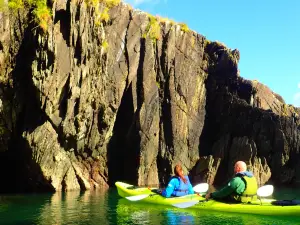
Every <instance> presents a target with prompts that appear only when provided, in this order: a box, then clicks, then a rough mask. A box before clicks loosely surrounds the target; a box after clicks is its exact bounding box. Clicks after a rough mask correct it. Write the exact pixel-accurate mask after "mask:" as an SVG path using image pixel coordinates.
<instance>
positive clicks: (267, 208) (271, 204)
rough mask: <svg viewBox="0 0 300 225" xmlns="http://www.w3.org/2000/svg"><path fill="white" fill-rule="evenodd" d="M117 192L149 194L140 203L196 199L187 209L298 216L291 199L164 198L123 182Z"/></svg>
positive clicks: (297, 204)
mask: <svg viewBox="0 0 300 225" xmlns="http://www.w3.org/2000/svg"><path fill="white" fill-rule="evenodd" d="M115 185H116V187H117V190H118V194H119V195H120V196H121V197H128V196H135V195H143V194H149V196H148V197H146V198H144V199H141V200H140V201H139V202H141V203H151V204H159V205H169V206H173V205H180V204H182V205H184V204H188V202H192V201H197V202H198V203H197V204H195V205H193V206H191V207H189V209H198V210H213V211H219V212H231V213H246V214H259V215H271V216H273V215H274V216H275V215H290V216H292V215H293V216H300V201H299V200H293V201H290V202H289V201H287V200H275V199H261V201H260V200H257V201H254V202H251V203H247V204H245V203H225V202H219V201H216V200H209V201H206V200H205V198H203V197H201V196H199V195H197V194H193V195H186V196H182V197H171V198H165V197H163V196H161V195H159V194H156V193H154V192H153V191H154V190H155V188H138V187H134V186H133V185H130V184H126V183H123V182H116V184H115Z"/></svg>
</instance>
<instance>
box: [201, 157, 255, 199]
mask: <svg viewBox="0 0 300 225" xmlns="http://www.w3.org/2000/svg"><path fill="white" fill-rule="evenodd" d="M234 172H235V176H234V178H232V179H231V180H230V181H229V183H228V184H227V185H226V186H225V187H223V188H222V189H221V190H219V191H216V192H213V193H208V194H207V195H206V196H205V198H206V199H209V198H213V199H216V200H220V201H225V202H227V201H228V202H232V201H233V202H251V201H252V200H255V199H256V197H257V196H256V192H257V188H258V187H257V181H256V178H255V177H254V176H253V173H252V172H249V171H247V166H246V163H245V162H243V161H238V162H236V163H235V166H234Z"/></svg>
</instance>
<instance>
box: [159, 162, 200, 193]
mask: <svg viewBox="0 0 300 225" xmlns="http://www.w3.org/2000/svg"><path fill="white" fill-rule="evenodd" d="M174 172H175V176H174V177H172V178H171V180H170V182H169V184H168V186H167V187H166V189H164V190H163V191H162V193H161V195H162V196H164V197H167V198H169V197H171V196H176V197H179V196H184V195H188V194H194V190H193V187H192V185H191V182H190V180H189V177H188V176H184V175H183V170H182V167H181V165H176V166H175V169H174Z"/></svg>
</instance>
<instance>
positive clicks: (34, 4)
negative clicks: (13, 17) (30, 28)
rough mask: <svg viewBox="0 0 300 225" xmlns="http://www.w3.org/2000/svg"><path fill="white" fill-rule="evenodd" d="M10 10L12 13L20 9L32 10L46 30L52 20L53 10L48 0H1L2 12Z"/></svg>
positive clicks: (0, 8)
mask: <svg viewBox="0 0 300 225" xmlns="http://www.w3.org/2000/svg"><path fill="white" fill-rule="evenodd" d="M7 9H8V10H9V12H10V13H13V14H15V13H17V12H18V11H20V10H25V9H27V10H30V9H32V13H33V15H34V21H35V22H36V23H37V24H38V26H40V27H41V28H42V29H43V30H44V31H47V29H48V24H49V23H50V22H51V16H52V15H51V10H50V8H49V7H48V5H47V0H8V4H6V3H5V1H4V0H0V12H3V11H6V10H7Z"/></svg>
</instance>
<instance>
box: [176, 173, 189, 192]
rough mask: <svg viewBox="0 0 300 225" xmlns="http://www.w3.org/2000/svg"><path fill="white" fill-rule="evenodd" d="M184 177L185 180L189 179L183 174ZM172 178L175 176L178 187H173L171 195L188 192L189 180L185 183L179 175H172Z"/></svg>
mask: <svg viewBox="0 0 300 225" xmlns="http://www.w3.org/2000/svg"><path fill="white" fill-rule="evenodd" d="M184 177H185V179H186V180H187V181H189V179H188V176H184ZM173 178H177V179H178V180H179V187H177V188H176V187H175V189H174V191H173V193H172V196H175V197H180V196H184V195H187V194H188V193H189V182H187V183H186V184H185V183H184V182H183V180H181V179H180V177H172V179H173Z"/></svg>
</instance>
